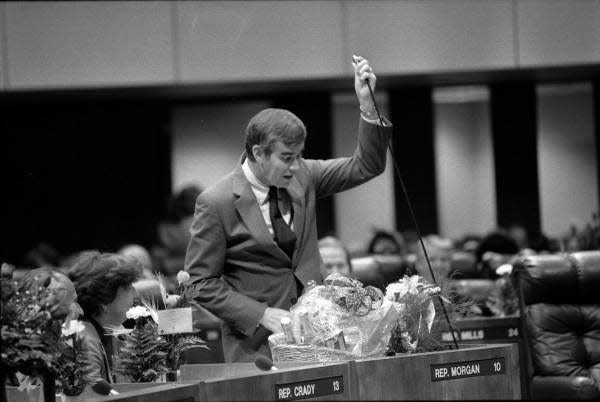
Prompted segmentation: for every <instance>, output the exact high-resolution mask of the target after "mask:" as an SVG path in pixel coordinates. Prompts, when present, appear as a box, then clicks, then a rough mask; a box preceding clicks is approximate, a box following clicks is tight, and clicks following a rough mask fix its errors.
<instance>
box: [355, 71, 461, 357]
mask: <svg viewBox="0 0 600 402" xmlns="http://www.w3.org/2000/svg"><path fill="white" fill-rule="evenodd" d="M365 82H366V83H367V87H368V88H369V94H370V95H371V99H372V100H373V105H374V106H375V111H376V112H377V119H378V120H379V124H381V126H382V127H383V126H384V124H383V118H382V117H381V113H379V108H378V107H377V101H376V100H375V94H374V93H373V88H371V83H370V82H369V80H368V79H367V80H365ZM379 127H380V126H379V125H377V131H380V128H379ZM391 141H392V139H391V138H390V140H389V141H388V148H389V149H390V153H391V154H392V162H393V163H394V170H395V172H396V175H397V176H398V179H399V180H400V186H401V187H402V192H403V194H404V198H405V199H406V203H407V205H408V211H409V212H410V216H411V219H412V221H413V225H414V227H415V231H416V232H417V236H418V237H419V243H420V244H421V248H422V249H423V254H424V255H425V261H426V262H427V268H428V269H429V273H430V274H431V278H432V279H433V283H434V284H435V285H437V286H439V285H438V283H437V281H436V280H435V275H434V274H433V269H432V268H431V261H430V260H429V254H427V249H426V248H425V243H423V238H422V237H421V231H420V230H419V224H418V223H417V218H416V216H415V213H414V211H413V208H412V204H411V202H410V198H409V197H408V192H407V191H406V186H405V185H404V180H402V175H401V174H400V168H398V163H397V162H396V158H395V156H394V151H393V149H392V145H391ZM437 300H438V302H439V304H440V306H441V307H442V311H443V312H444V317H445V318H446V323H447V324H448V327H449V328H450V333H451V334H452V340H453V341H454V346H455V347H456V349H459V347H458V342H457V341H456V335H455V334H454V327H453V325H452V323H451V322H450V317H449V316H448V312H447V311H446V307H445V306H444V301H443V300H442V298H441V297H440V296H439V295H438V296H437Z"/></svg>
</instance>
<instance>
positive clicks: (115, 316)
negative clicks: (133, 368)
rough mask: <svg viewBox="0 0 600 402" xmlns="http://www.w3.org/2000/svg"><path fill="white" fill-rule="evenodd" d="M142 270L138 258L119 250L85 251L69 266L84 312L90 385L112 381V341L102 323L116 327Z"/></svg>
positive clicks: (84, 336)
mask: <svg viewBox="0 0 600 402" xmlns="http://www.w3.org/2000/svg"><path fill="white" fill-rule="evenodd" d="M141 274H142V267H141V265H140V263H139V262H138V260H137V259H135V258H132V257H124V256H120V255H118V254H108V253H106V254H101V253H99V252H97V251H91V252H84V253H82V254H81V255H80V256H79V257H78V258H77V259H76V260H75V262H74V264H73V266H72V267H71V268H70V269H69V270H68V276H69V278H70V279H71V280H72V281H73V284H74V285H75V289H76V291H77V295H78V299H79V304H80V305H81V307H82V309H83V313H84V317H83V324H84V326H85V329H84V330H83V331H82V337H83V339H84V344H85V346H86V348H87V351H88V352H87V360H88V370H89V377H90V386H93V385H94V384H96V383H97V382H99V381H100V380H105V381H106V382H108V383H112V382H113V377H112V373H111V368H112V355H113V353H112V352H113V351H112V342H111V339H110V337H108V336H106V335H105V330H104V328H105V327H119V326H121V323H122V322H123V321H125V319H126V316H125V313H126V312H127V310H129V308H130V307H132V305H133V298H134V295H135V290H134V288H133V286H132V284H133V282H135V281H136V280H137V279H138V278H139V277H140V276H141Z"/></svg>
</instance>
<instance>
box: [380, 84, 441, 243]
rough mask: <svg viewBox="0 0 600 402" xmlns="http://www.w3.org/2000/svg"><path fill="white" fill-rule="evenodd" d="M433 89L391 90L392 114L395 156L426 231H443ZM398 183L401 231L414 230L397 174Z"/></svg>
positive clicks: (413, 207) (399, 224)
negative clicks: (439, 198) (441, 229)
mask: <svg viewBox="0 0 600 402" xmlns="http://www.w3.org/2000/svg"><path fill="white" fill-rule="evenodd" d="M431 91H432V89H431V87H429V86H426V87H416V88H401V89H394V90H392V91H390V92H389V105H390V115H391V118H392V121H393V123H394V137H393V141H392V144H393V153H394V158H395V159H396V162H397V164H398V168H399V170H400V174H401V176H402V179H403V181H404V184H405V186H406V191H407V193H408V197H409V198H410V203H411V205H412V209H413V211H414V214H415V218H416V220H417V223H418V225H419V229H420V231H421V234H423V235H426V234H430V233H438V231H439V229H438V227H439V223H438V212H437V190H436V182H435V153H434V138H433V134H434V113H433V102H432V99H431ZM394 187H395V190H394V191H395V197H396V227H397V228H398V229H399V230H401V231H404V230H412V229H414V225H413V220H412V218H411V215H410V210H409V207H408V203H407V200H406V197H405V194H404V192H403V191H402V186H401V183H400V178H399V176H398V175H397V174H396V175H395V176H394Z"/></svg>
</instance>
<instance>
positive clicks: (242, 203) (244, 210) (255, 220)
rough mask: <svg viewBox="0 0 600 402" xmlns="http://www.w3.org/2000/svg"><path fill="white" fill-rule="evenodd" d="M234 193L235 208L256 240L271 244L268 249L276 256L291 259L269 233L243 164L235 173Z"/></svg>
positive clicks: (266, 244) (267, 244)
mask: <svg viewBox="0 0 600 402" xmlns="http://www.w3.org/2000/svg"><path fill="white" fill-rule="evenodd" d="M233 193H234V194H235V195H236V196H237V199H236V200H235V208H236V209H237V211H238V213H239V214H240V217H241V218H242V220H243V221H244V223H245V224H246V227H247V228H248V230H249V231H250V233H251V234H252V236H253V237H254V238H255V239H256V241H257V242H258V243H260V244H263V245H265V246H270V247H268V250H269V251H270V252H271V253H272V254H273V255H274V256H275V257H277V258H285V259H287V260H289V257H288V255H287V254H286V253H285V252H284V251H283V250H282V249H280V248H279V246H278V245H277V243H275V240H273V236H271V233H269V229H268V228H267V224H266V223H265V219H264V218H263V216H262V213H261V211H260V208H259V206H258V202H257V201H256V197H255V196H254V193H253V192H252V188H251V187H250V183H249V182H248V180H247V179H246V176H245V175H244V171H243V170H242V167H241V164H240V165H238V166H237V167H236V169H235V171H234V174H233Z"/></svg>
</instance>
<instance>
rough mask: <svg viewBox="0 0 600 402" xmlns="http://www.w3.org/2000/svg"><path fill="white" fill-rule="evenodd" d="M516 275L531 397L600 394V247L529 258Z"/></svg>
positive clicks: (520, 266) (513, 275)
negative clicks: (594, 249)
mask: <svg viewBox="0 0 600 402" xmlns="http://www.w3.org/2000/svg"><path fill="white" fill-rule="evenodd" d="M512 278H513V280H514V283H515V288H516V289H517V292H518V293H519V299H520V300H519V303H520V312H521V317H522V318H521V319H522V324H523V330H524V336H525V340H526V349H527V356H526V357H527V358H528V359H529V362H528V367H529V368H530V376H531V379H532V382H531V390H530V391H531V396H532V397H533V398H536V399H537V398H540V399H544V398H550V399H552V398H553V397H559V398H560V397H561V396H560V395H562V397H567V398H578V397H580V398H583V399H587V398H589V397H593V398H600V388H599V385H598V384H600V251H585V252H578V253H573V254H570V255H568V254H557V255H538V256H530V257H526V258H524V259H522V260H521V261H519V263H517V264H516V265H515V269H514V271H513V274H512ZM561 377H562V378H561ZM577 378H579V379H577ZM551 379H552V380H551ZM586 379H587V380H586ZM594 379H595V380H594ZM594 381H597V384H594ZM540 385H543V387H542V386H540ZM561 386H564V387H565V388H564V389H563V390H564V392H567V393H565V394H561V392H562V391H561V388H560V387H561ZM550 390H551V392H547V391H550ZM569 393H570V396H569Z"/></svg>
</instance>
